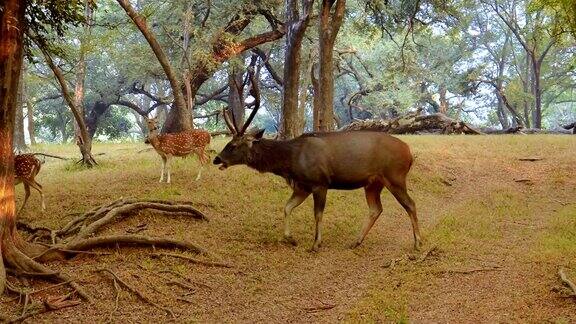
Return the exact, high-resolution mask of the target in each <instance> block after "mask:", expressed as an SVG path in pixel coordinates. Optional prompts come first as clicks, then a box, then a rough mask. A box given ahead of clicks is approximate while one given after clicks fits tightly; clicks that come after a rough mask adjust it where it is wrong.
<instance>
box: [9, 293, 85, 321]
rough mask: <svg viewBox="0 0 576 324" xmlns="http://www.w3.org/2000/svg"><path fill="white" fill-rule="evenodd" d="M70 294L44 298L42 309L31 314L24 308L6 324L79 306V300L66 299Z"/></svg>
mask: <svg viewBox="0 0 576 324" xmlns="http://www.w3.org/2000/svg"><path fill="white" fill-rule="evenodd" d="M71 295H72V294H68V295H64V296H59V297H53V298H50V297H48V298H46V300H44V303H43V304H44V307H41V308H38V309H36V310H34V311H31V312H27V308H26V307H24V308H23V310H22V315H20V316H19V317H17V318H14V319H11V320H9V321H7V322H8V323H20V322H22V321H24V320H25V319H27V318H30V317H32V316H36V315H39V314H43V313H48V312H51V311H55V310H58V309H62V308H67V307H73V306H77V305H80V303H81V302H80V301H79V300H68V298H70V296H71Z"/></svg>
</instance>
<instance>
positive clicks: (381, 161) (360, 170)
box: [214, 82, 422, 251]
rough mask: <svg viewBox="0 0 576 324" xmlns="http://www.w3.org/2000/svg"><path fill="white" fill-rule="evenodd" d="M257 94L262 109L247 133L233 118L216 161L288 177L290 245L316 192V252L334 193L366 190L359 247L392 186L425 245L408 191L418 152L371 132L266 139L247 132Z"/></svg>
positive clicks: (286, 219)
mask: <svg viewBox="0 0 576 324" xmlns="http://www.w3.org/2000/svg"><path fill="white" fill-rule="evenodd" d="M253 87H255V82H253ZM254 93H255V94H256V96H255V97H256V108H255V109H254V110H253V111H252V115H251V116H250V118H249V119H248V121H247V122H246V124H244V126H243V127H242V129H241V130H237V129H235V128H234V127H233V126H232V125H234V123H232V122H230V121H229V120H228V119H227V124H228V127H229V128H230V130H231V131H232V132H233V134H234V136H233V138H232V140H231V141H230V142H229V143H228V144H227V145H226V147H225V148H224V149H223V150H222V152H221V153H220V154H219V155H218V156H217V157H216V158H215V159H214V164H219V165H220V169H221V170H223V169H226V168H227V167H229V166H232V165H238V164H244V165H247V166H249V167H251V168H253V169H256V170H258V171H260V172H271V173H274V174H276V175H279V176H281V177H283V178H284V179H286V181H287V182H288V184H289V185H290V187H291V188H292V190H293V193H292V196H291V197H290V199H289V200H288V202H287V203H286V207H285V208H284V238H285V240H286V241H287V242H290V243H292V244H295V240H294V239H293V238H292V236H291V235H290V226H289V217H290V214H291V212H292V210H293V209H294V208H295V207H297V206H299V205H300V204H302V202H304V200H306V198H307V197H308V196H310V195H311V194H312V196H313V198H314V216H315V219H316V235H315V240H314V245H313V247H312V250H314V251H317V250H318V249H319V247H320V244H321V242H322V230H321V229H322V216H323V212H324V206H325V204H326V193H327V191H328V189H344V190H351V189H358V188H364V191H365V193H366V201H367V202H368V207H369V209H370V212H369V215H368V219H367V220H366V222H365V224H364V226H363V228H362V231H361V232H360V234H359V236H358V238H357V240H356V242H355V243H354V246H358V245H360V244H361V243H362V241H363V240H364V238H365V237H366V235H367V234H368V231H370V229H371V228H372V226H373V225H374V222H375V221H376V220H377V219H378V217H379V216H380V214H381V213H382V203H381V201H380V193H381V192H382V189H383V188H387V189H388V190H389V191H390V192H391V193H392V195H394V197H395V198H396V200H397V201H398V202H399V203H400V204H401V205H402V207H404V209H405V210H406V212H407V213H408V216H409V217H410V220H411V222H412V230H413V236H414V247H415V248H416V249H417V248H418V247H420V245H421V244H422V243H421V238H420V230H419V226H418V218H417V215H416V205H415V203H414V201H413V200H412V198H410V196H409V195H408V192H407V188H406V176H407V174H408V171H409V170H410V167H411V166H412V154H411V153H410V149H409V147H408V145H407V144H406V143H404V142H402V141H401V140H399V139H397V138H395V137H392V136H389V135H387V134H384V133H379V132H371V131H352V132H333V133H318V134H304V135H302V136H300V137H298V138H295V139H292V140H287V141H279V140H270V139H265V138H263V137H262V136H263V134H264V131H263V130H258V131H254V132H250V133H245V131H246V128H247V127H248V124H249V122H250V121H251V120H252V118H253V117H254V115H255V113H256V110H257V108H258V106H259V98H258V96H257V94H258V91H254Z"/></svg>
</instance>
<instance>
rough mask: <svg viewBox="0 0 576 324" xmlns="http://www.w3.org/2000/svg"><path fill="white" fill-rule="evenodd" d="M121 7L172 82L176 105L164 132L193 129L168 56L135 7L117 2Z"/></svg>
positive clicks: (119, 0)
mask: <svg viewBox="0 0 576 324" xmlns="http://www.w3.org/2000/svg"><path fill="white" fill-rule="evenodd" d="M117 1H118V3H119V4H120V6H121V7H122V8H123V9H124V11H126V13H127V14H128V16H129V17H130V19H132V21H133V22H134V24H135V25H136V26H137V27H138V29H139V30H140V32H141V33H142V35H143V36H144V38H146V41H148V44H149V45H150V47H151V48H152V51H153V52H154V55H156V58H157V59H158V62H160V65H161V66H162V69H163V70H164V73H165V74H166V77H167V78H168V81H169V82H170V88H172V95H173V96H174V105H173V106H172V109H171V111H170V113H169V114H168V119H167V120H166V123H165V124H164V127H163V131H164V132H180V131H184V130H189V129H192V112H191V111H189V110H188V109H187V105H186V101H185V99H184V94H183V92H182V89H181V88H180V82H179V81H178V78H177V76H176V73H175V72H174V69H173V68H172V66H171V65H170V61H169V60H168V56H166V53H164V51H163V50H162V47H161V46H160V43H158V40H156V37H155V36H154V34H153V33H152V32H151V31H150V29H148V25H147V24H146V20H145V18H144V17H143V16H141V15H140V14H139V13H138V12H136V10H135V9H134V7H132V5H131V4H130V1H128V0H117ZM196 91H197V89H190V91H189V93H188V95H189V97H192V95H195V94H196Z"/></svg>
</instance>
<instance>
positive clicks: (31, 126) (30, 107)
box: [26, 97, 36, 145]
mask: <svg viewBox="0 0 576 324" xmlns="http://www.w3.org/2000/svg"><path fill="white" fill-rule="evenodd" d="M26 114H27V116H26V119H27V120H28V136H29V137H30V145H36V130H35V129H34V128H35V127H36V125H35V124H34V106H33V105H32V100H30V98H28V97H26Z"/></svg>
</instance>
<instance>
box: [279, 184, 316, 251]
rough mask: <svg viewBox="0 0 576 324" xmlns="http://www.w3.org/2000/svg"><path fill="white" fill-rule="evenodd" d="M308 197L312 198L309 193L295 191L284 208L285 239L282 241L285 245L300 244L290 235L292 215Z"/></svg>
mask: <svg viewBox="0 0 576 324" xmlns="http://www.w3.org/2000/svg"><path fill="white" fill-rule="evenodd" d="M308 196H310V193H309V192H306V191H303V190H298V189H295V190H294V192H292V196H291V197H290V199H288V201H287V202H286V206H285V207H284V238H283V239H282V240H283V241H284V242H285V243H288V244H292V245H297V244H298V243H297V242H296V240H295V239H294V238H293V237H292V234H290V215H291V214H292V210H294V208H296V207H298V206H300V205H301V204H302V203H303V202H304V200H306V198H308Z"/></svg>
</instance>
